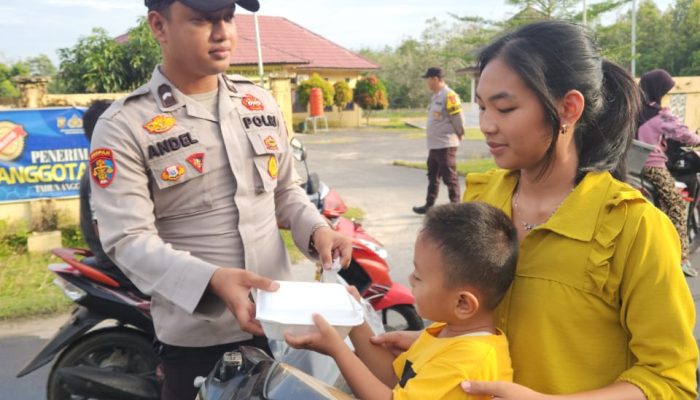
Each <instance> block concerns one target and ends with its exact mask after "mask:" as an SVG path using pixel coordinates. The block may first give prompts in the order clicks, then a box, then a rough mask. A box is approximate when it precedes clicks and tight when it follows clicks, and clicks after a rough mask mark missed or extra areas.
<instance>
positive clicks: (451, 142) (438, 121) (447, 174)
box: [413, 67, 464, 214]
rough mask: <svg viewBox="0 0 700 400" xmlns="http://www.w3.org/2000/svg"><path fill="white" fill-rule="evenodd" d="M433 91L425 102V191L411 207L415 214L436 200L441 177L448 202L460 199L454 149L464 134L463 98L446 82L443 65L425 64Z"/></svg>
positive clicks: (426, 78) (426, 209)
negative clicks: (418, 201)
mask: <svg viewBox="0 0 700 400" xmlns="http://www.w3.org/2000/svg"><path fill="white" fill-rule="evenodd" d="M423 79H425V83H426V85H427V86H428V89H429V90H430V91H431V92H432V93H433V95H432V97H431V98H430V105H429V106H428V126H427V128H426V134H427V139H428V193H427V195H426V198H425V204H424V205H422V206H416V207H413V212H415V213H416V214H425V213H426V211H428V209H430V207H432V206H433V205H434V204H435V200H437V196H438V192H439V191H440V178H442V180H443V182H445V185H447V191H448V195H449V197H450V202H452V203H457V202H459V195H460V188H459V180H458V178H457V149H458V148H459V142H460V141H461V140H462V138H463V137H464V123H463V120H462V101H461V100H460V99H459V95H457V93H455V92H454V91H453V90H452V89H450V88H449V87H448V86H447V84H446V83H445V78H444V74H443V71H442V68H439V67H431V68H428V70H427V71H426V73H425V75H423Z"/></svg>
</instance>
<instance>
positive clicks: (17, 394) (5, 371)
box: [0, 131, 700, 400]
mask: <svg viewBox="0 0 700 400" xmlns="http://www.w3.org/2000/svg"><path fill="white" fill-rule="evenodd" d="M299 137H300V138H301V140H302V141H304V143H305V144H306V147H307V148H308V153H309V154H308V156H309V158H308V162H309V166H310V168H311V170H312V171H315V172H317V173H318V174H319V176H320V177H321V179H322V180H324V181H325V182H326V183H328V184H329V185H330V186H332V187H334V188H336V189H337V190H338V192H339V193H340V194H341V196H342V197H343V199H344V200H345V201H346V203H347V204H348V205H350V206H353V207H360V208H362V209H363V210H364V211H365V213H366V217H365V222H364V225H365V228H366V229H367V231H368V232H369V233H370V234H371V235H373V236H375V237H376V238H377V239H379V240H380V241H381V242H382V243H383V244H384V245H385V246H386V248H387V250H388V251H389V254H390V260H389V262H390V265H391V267H392V276H393V277H394V279H395V280H397V281H399V282H401V283H404V284H407V283H408V279H407V278H408V274H409V273H410V271H411V268H412V267H411V265H412V260H413V253H412V251H413V250H412V249H413V242H414V240H415V237H416V233H417V231H418V229H419V226H420V221H421V219H420V217H419V216H417V215H415V214H413V213H412V211H411V207H412V206H414V205H418V204H421V203H422V202H423V201H424V199H425V187H426V181H427V180H426V177H425V172H424V171H421V170H417V169H409V168H403V167H396V166H393V165H391V162H392V161H393V160H398V159H401V160H408V161H423V160H424V159H425V157H426V150H425V142H424V140H423V139H421V138H416V137H415V135H406V134H405V132H404V133H401V132H387V131H383V132H368V131H363V132H352V131H339V132H333V133H330V134H325V135H313V136H312V135H300V136H299ZM487 152H488V150H487V148H486V147H485V145H484V144H483V143H482V142H479V141H465V142H464V143H463V144H462V146H461V148H460V151H459V157H460V159H465V158H468V157H472V156H474V155H485V154H487ZM446 197H447V196H446V189H445V188H444V186H443V187H441V193H440V197H439V199H438V201H439V202H445V201H446ZM692 258H693V263H694V264H695V265H700V255H698V254H695V255H693V257H692ZM295 272H296V275H297V277H298V278H299V279H304V280H306V279H310V278H311V276H312V274H313V272H312V266H311V265H310V264H309V263H304V262H302V263H300V264H298V265H297V266H295ZM688 282H689V285H690V288H691V290H692V292H693V294H694V298H695V300H696V307H697V301H698V300H700V278H696V279H690V280H688ZM65 319H66V317H65V316H58V317H55V318H52V319H49V320H37V321H31V322H29V323H20V324H14V325H8V324H0V363H1V364H0V365H1V367H0V399H23V400H25V399H26V400H42V399H45V394H44V393H45V392H44V388H45V384H46V378H47V374H48V369H49V366H46V367H43V368H42V369H41V370H39V371H36V372H35V373H33V374H30V375H29V376H27V377H25V378H22V379H16V378H14V374H15V372H16V371H17V370H18V369H19V368H21V367H22V366H23V365H24V363H25V362H26V361H27V360H28V359H29V358H30V357H31V356H32V355H33V354H34V353H35V352H36V351H37V350H38V349H39V348H40V347H41V346H42V345H43V343H45V341H46V339H47V338H48V337H50V336H51V335H52V334H53V333H54V332H55V330H56V328H57V327H58V326H60V324H61V323H62V322H63V321H65ZM695 334H696V335H695V336H696V337H699V334H700V332H698V329H697V327H696V332H695Z"/></svg>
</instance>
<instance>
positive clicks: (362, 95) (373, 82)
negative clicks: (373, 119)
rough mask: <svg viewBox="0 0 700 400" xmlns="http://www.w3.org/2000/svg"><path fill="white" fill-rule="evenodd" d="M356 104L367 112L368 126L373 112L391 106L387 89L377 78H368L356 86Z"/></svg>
mask: <svg viewBox="0 0 700 400" xmlns="http://www.w3.org/2000/svg"><path fill="white" fill-rule="evenodd" d="M354 100H355V103H357V104H358V105H359V106H360V107H362V109H364V110H365V111H366V112H367V125H369V118H370V115H371V114H372V111H373V110H383V109H385V108H387V106H388V105H389V100H388V98H387V93H386V88H385V87H384V84H383V83H382V81H380V80H379V79H378V78H377V77H376V76H374V75H370V76H366V77H364V78H362V79H360V80H359V81H357V85H355V96H354Z"/></svg>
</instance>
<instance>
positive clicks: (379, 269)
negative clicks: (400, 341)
mask: <svg viewBox="0 0 700 400" xmlns="http://www.w3.org/2000/svg"><path fill="white" fill-rule="evenodd" d="M291 145H292V148H293V149H294V156H295V158H296V159H297V160H298V161H301V162H303V164H304V168H305V170H306V176H307V180H306V182H305V184H304V185H302V186H303V187H304V188H305V189H306V193H307V194H308V195H309V199H310V200H311V202H312V203H314V204H315V205H316V207H317V208H318V210H319V212H321V213H322V214H323V215H324V216H325V217H326V219H327V220H328V222H329V224H330V225H331V227H332V228H333V229H334V230H336V231H338V232H340V233H343V234H345V235H346V236H349V237H351V238H353V243H352V245H353V252H352V261H351V262H350V266H349V267H348V268H347V269H343V270H341V271H339V272H338V275H340V276H341V277H342V278H343V279H344V280H345V281H346V282H347V283H348V284H350V285H353V286H355V287H356V288H357V290H358V291H359V292H360V295H362V297H363V298H365V299H366V300H368V301H369V302H370V304H371V305H372V307H373V308H374V309H375V310H376V311H378V312H381V315H382V323H383V324H384V328H385V329H386V330H387V331H393V330H414V331H418V330H422V329H423V320H422V319H421V318H420V316H419V315H418V313H417V312H416V308H415V307H414V306H413V304H414V302H415V299H414V297H413V294H412V293H411V291H410V290H409V289H408V288H406V287H405V286H403V285H401V284H400V283H397V282H394V281H393V280H392V279H391V276H390V275H389V264H388V263H387V258H388V252H387V251H386V249H385V248H384V246H383V245H382V244H381V243H380V242H379V241H378V240H377V239H375V238H373V237H372V236H370V235H369V234H367V232H366V231H365V230H364V228H363V227H362V225H361V224H360V223H359V222H357V221H351V220H349V219H347V218H345V217H343V214H345V212H347V210H348V207H347V205H346V204H345V202H344V201H343V199H342V198H341V197H340V195H338V193H337V192H336V191H335V190H334V189H331V188H329V187H328V186H327V185H326V184H324V183H323V182H321V181H320V180H319V179H318V175H317V174H316V173H310V172H309V167H308V164H307V162H306V157H307V154H306V149H305V148H304V146H303V145H302V143H301V141H300V140H299V139H297V138H293V139H292V140H291Z"/></svg>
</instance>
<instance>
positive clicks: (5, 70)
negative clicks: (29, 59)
mask: <svg viewBox="0 0 700 400" xmlns="http://www.w3.org/2000/svg"><path fill="white" fill-rule="evenodd" d="M19 76H29V68H28V67H27V65H26V64H25V63H23V62H21V61H20V62H16V63H14V64H12V65H5V64H2V63H0V97H18V96H19V94H20V93H19V90H17V87H16V86H15V83H14V78H16V77H19Z"/></svg>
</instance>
